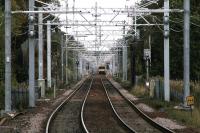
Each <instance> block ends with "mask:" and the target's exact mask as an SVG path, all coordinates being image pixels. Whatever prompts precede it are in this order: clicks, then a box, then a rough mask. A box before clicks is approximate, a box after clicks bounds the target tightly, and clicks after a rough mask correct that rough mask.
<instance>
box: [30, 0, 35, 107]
mask: <svg viewBox="0 0 200 133" xmlns="http://www.w3.org/2000/svg"><path fill="white" fill-rule="evenodd" d="M34 4H35V1H34V0H29V11H34ZM34 16H35V15H34V14H32V13H30V14H29V107H35V39H34V24H33V20H34V19H33V20H31V18H34Z"/></svg>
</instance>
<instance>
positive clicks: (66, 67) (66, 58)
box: [65, 0, 68, 85]
mask: <svg viewBox="0 0 200 133" xmlns="http://www.w3.org/2000/svg"><path fill="white" fill-rule="evenodd" d="M66 11H68V0H66ZM66 24H68V16H67V14H66ZM67 26H68V25H66V34H67V33H68V30H67ZM65 44H66V45H65V47H66V48H65V55H66V57H65V62H66V63H65V71H66V72H65V73H66V75H65V80H66V81H65V82H66V85H67V84H68V49H67V44H68V36H67V35H66V42H65Z"/></svg>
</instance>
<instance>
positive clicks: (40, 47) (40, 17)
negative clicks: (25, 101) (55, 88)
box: [38, 8, 45, 97]
mask: <svg viewBox="0 0 200 133" xmlns="http://www.w3.org/2000/svg"><path fill="white" fill-rule="evenodd" d="M39 10H42V8H39ZM42 22H43V14H42V13H39V14H38V71H39V72H38V85H39V86H40V88H41V97H45V80H44V77H43V25H41V23H42Z"/></svg>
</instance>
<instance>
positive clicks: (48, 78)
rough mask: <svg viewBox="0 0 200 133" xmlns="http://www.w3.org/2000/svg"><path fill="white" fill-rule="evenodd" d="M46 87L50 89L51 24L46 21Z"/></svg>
mask: <svg viewBox="0 0 200 133" xmlns="http://www.w3.org/2000/svg"><path fill="white" fill-rule="evenodd" d="M47 86H48V87H49V88H51V24H50V21H47Z"/></svg>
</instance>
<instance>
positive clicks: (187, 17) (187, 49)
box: [183, 0, 190, 105]
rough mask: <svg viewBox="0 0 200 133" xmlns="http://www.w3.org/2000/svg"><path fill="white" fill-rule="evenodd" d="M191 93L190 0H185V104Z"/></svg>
mask: <svg viewBox="0 0 200 133" xmlns="http://www.w3.org/2000/svg"><path fill="white" fill-rule="evenodd" d="M189 95H190V0H184V99H183V101H184V104H185V105H186V97H187V96H189Z"/></svg>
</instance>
